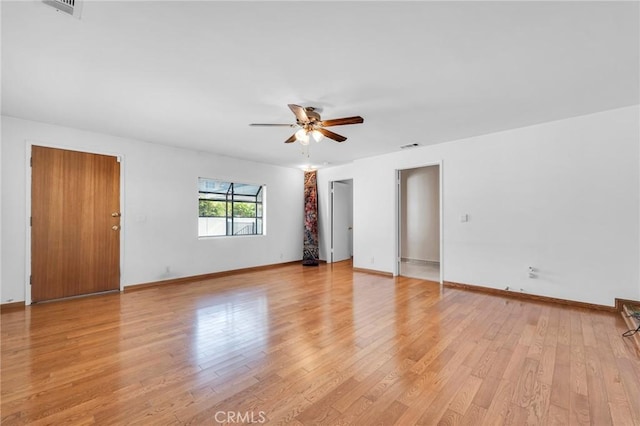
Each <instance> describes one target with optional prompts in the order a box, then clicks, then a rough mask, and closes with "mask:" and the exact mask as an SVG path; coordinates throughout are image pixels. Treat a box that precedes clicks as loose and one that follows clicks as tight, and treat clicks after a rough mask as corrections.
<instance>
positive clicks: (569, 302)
mask: <svg viewBox="0 0 640 426" xmlns="http://www.w3.org/2000/svg"><path fill="white" fill-rule="evenodd" d="M444 286H445V287H449V288H459V289H463V290H470V291H478V292H482V293H488V294H496V295H498V296H505V297H512V298H515V299H525V300H530V301H537V302H549V303H556V304H560V305H567V306H572V307H575V308H585V309H595V310H598V311H606V312H618V309H617V308H616V307H615V306H605V305H597V304H595V303H586V302H577V301H574V300H567V299H558V298H555V297H549V296H539V295H535V294H529V293H517V292H514V291H509V290H501V289H497V288H491V287H483V286H479V285H471V284H462V283H456V282H452V281H445V282H444Z"/></svg>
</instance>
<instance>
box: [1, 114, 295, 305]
mask: <svg viewBox="0 0 640 426" xmlns="http://www.w3.org/2000/svg"><path fill="white" fill-rule="evenodd" d="M26 141H31V142H32V143H34V144H36V145H37V144H43V145H48V146H56V147H61V148H67V149H75V150H83V151H88V152H100V153H109V154H115V155H121V156H123V165H122V173H124V206H123V229H122V238H123V241H124V251H123V253H122V256H123V259H124V262H123V269H122V283H123V284H124V285H125V286H128V285H135V284H141V283H146V282H153V281H158V280H164V279H169V278H177V277H185V276H192V275H198V274H206V273H211V272H218V271H225V270H232V269H238V268H247V267H252V266H259V265H267V264H274V263H280V262H287V261H293V260H298V259H301V257H302V228H303V205H304V203H303V184H304V180H303V174H302V171H300V170H297V169H290V168H284V167H276V166H270V165H266V164H259V163H254V162H247V161H242V160H236V159H231V158H226V157H219V156H215V155H211V154H206V153H201V152H195V151H188V150H183V149H178V148H172V147H167V146H162V145H156V144H150V143H146V142H141V141H136V140H130V139H123V138H118V137H114V136H108V135H103V134H97V133H91V132H85V131H81V130H77V129H71V128H65V127H60V126H54V125H48V124H43V123H37V122H32V121H26V120H19V119H15V118H10V117H4V116H3V117H2V230H3V232H2V264H3V266H4V267H3V269H2V283H1V289H2V295H1V297H2V299H1V300H2V303H6V302H7V301H9V300H10V299H13V301H21V300H25V281H26V274H25V270H26V256H25V241H26V235H27V234H26V217H27V211H26V194H27V188H26V176H27V171H26V164H27V163H26ZM211 143H212V144H215V139H212V141H211ZM198 177H210V178H218V179H223V180H230V181H239V182H244V183H257V184H266V186H267V202H266V203H267V204H266V213H267V222H266V229H267V235H265V236H246V237H230V238H225V237H216V238H208V239H198V217H197V212H198V201H197V191H198V189H197V188H198V181H197V179H198ZM167 267H168V268H169V271H170V272H169V273H167Z"/></svg>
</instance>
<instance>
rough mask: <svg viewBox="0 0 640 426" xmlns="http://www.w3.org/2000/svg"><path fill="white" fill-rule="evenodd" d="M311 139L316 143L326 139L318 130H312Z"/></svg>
mask: <svg viewBox="0 0 640 426" xmlns="http://www.w3.org/2000/svg"><path fill="white" fill-rule="evenodd" d="M311 137H312V138H313V140H314V141H316V142H320V141H321V140H322V138H324V135H323V134H322V133H320V132H319V131H317V130H315V129H314V130H312V131H311Z"/></svg>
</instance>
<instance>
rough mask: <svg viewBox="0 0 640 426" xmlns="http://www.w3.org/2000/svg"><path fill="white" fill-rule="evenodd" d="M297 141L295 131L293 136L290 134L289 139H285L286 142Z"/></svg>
mask: <svg viewBox="0 0 640 426" xmlns="http://www.w3.org/2000/svg"><path fill="white" fill-rule="evenodd" d="M295 141H296V134H295V133H294V134H292V135H291V136H289V139H287V140H286V141H284V143H291V142H295Z"/></svg>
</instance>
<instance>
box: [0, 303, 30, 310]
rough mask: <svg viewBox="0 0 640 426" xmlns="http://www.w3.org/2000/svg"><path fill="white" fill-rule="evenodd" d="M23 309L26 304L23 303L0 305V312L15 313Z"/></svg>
mask: <svg viewBox="0 0 640 426" xmlns="http://www.w3.org/2000/svg"><path fill="white" fill-rule="evenodd" d="M25 307H26V304H25V303H24V301H22V302H13V303H3V304H2V305H0V312H5V311H17V310H22V309H24V308H25Z"/></svg>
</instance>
